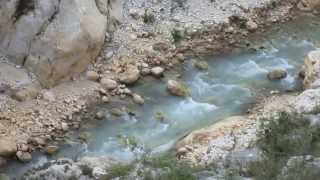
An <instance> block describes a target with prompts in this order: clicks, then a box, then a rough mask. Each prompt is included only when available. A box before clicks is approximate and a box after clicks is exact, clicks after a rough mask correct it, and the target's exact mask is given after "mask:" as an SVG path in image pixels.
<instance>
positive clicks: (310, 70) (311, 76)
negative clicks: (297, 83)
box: [303, 50, 320, 87]
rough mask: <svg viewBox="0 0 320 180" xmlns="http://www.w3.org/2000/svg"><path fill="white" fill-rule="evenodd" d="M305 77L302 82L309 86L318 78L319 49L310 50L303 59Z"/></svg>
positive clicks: (319, 76) (319, 75)
mask: <svg viewBox="0 0 320 180" xmlns="http://www.w3.org/2000/svg"><path fill="white" fill-rule="evenodd" d="M304 72H305V73H304V74H305V78H304V81H303V84H304V86H305V87H309V86H310V85H311V84H312V83H314V82H315V81H316V80H317V79H319V78H320V50H316V51H311V52H309V54H308V55H307V57H306V58H305V60H304Z"/></svg>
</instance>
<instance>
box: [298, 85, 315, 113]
mask: <svg viewBox="0 0 320 180" xmlns="http://www.w3.org/2000/svg"><path fill="white" fill-rule="evenodd" d="M293 107H294V109H295V110H296V111H297V112H298V113H306V114H308V113H319V112H320V89H308V90H306V91H304V92H303V93H301V94H300V95H299V96H297V97H296V99H295V101H294V103H293Z"/></svg>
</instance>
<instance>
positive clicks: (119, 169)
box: [101, 164, 135, 180]
mask: <svg viewBox="0 0 320 180" xmlns="http://www.w3.org/2000/svg"><path fill="white" fill-rule="evenodd" d="M134 167H135V166H134V164H119V165H115V166H112V167H111V168H110V169H108V174H107V175H105V176H104V177H102V178H101V179H102V180H109V179H112V178H116V177H119V178H121V177H125V176H128V175H129V173H130V172H131V171H132V170H133V169H134Z"/></svg>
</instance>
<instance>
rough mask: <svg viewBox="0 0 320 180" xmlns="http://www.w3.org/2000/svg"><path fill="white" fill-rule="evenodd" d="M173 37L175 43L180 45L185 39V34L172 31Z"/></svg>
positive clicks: (175, 30)
mask: <svg viewBox="0 0 320 180" xmlns="http://www.w3.org/2000/svg"><path fill="white" fill-rule="evenodd" d="M171 36H172V38H173V42H174V43H179V42H180V41H181V40H182V39H183V33H182V32H181V31H180V30H177V29H173V30H172V31H171Z"/></svg>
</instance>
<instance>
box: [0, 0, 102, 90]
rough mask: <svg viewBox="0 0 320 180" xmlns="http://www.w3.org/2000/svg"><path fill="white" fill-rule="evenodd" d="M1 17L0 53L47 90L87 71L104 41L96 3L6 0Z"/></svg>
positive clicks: (88, 0) (0, 4)
mask: <svg viewBox="0 0 320 180" xmlns="http://www.w3.org/2000/svg"><path fill="white" fill-rule="evenodd" d="M0 15H1V20H0V26H1V27H2V28H1V30H0V51H1V52H2V53H4V54H6V55H8V56H9V59H11V61H13V62H15V63H17V64H19V65H23V66H25V67H26V68H27V69H28V70H30V71H31V72H33V73H35V75H36V76H37V77H38V79H39V80H40V82H41V84H42V85H44V86H46V87H50V86H53V85H55V84H56V83H57V82H58V81H60V80H61V79H64V78H66V77H70V76H72V75H73V74H76V73H79V72H81V71H83V70H84V69H85V68H86V67H87V65H88V63H89V62H90V61H92V60H94V59H95V57H96V56H97V55H98V53H99V51H100V48H101V46H102V45H103V42H104V36H105V31H106V17H105V16H103V15H102V14H101V13H100V11H99V10H98V8H97V6H96V3H95V1H94V0H69V1H61V0H8V1H1V2H0ZM12 17H13V18H12Z"/></svg>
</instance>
